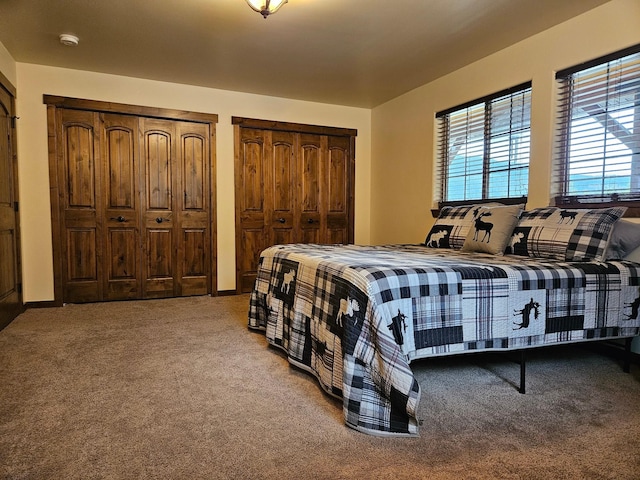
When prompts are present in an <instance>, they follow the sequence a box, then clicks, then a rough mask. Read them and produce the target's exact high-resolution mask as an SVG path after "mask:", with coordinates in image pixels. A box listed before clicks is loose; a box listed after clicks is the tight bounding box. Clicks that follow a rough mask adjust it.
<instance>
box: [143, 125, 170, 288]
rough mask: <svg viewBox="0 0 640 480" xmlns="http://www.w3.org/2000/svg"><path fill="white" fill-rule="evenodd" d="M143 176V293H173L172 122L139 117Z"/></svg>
mask: <svg viewBox="0 0 640 480" xmlns="http://www.w3.org/2000/svg"><path fill="white" fill-rule="evenodd" d="M140 122H141V131H142V135H143V154H142V164H141V168H142V172H141V178H143V179H144V192H143V196H142V198H143V200H142V202H143V205H142V225H141V231H142V244H143V249H142V278H143V281H142V296H143V298H161V297H172V296H173V294H174V288H175V276H176V271H177V252H175V253H174V250H173V245H174V242H175V240H174V236H175V233H176V232H175V228H174V216H173V210H174V191H175V190H176V186H177V185H176V175H175V165H174V164H175V163H176V160H177V158H176V157H177V152H176V146H177V142H176V141H175V137H176V131H175V126H174V125H173V123H172V122H169V121H165V120H156V119H146V118H145V119H141V120H140Z"/></svg>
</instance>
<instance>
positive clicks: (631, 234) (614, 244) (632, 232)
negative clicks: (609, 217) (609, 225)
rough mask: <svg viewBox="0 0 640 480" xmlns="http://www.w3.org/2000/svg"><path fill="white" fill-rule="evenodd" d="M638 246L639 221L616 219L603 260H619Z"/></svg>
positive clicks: (639, 234)
mask: <svg viewBox="0 0 640 480" xmlns="http://www.w3.org/2000/svg"><path fill="white" fill-rule="evenodd" d="M638 247H640V223H633V222H629V221H627V220H618V221H617V222H616V223H615V224H614V225H613V231H612V232H611V236H610V238H609V245H608V246H607V250H606V251H605V256H604V259H605V260H620V259H623V258H625V257H626V256H627V255H628V254H630V253H631V252H632V251H633V250H635V249H636V248H638Z"/></svg>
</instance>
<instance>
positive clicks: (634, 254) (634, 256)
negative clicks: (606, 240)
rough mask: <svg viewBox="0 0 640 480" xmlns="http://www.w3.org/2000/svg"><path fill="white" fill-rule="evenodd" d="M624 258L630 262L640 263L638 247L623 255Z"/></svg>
mask: <svg viewBox="0 0 640 480" xmlns="http://www.w3.org/2000/svg"><path fill="white" fill-rule="evenodd" d="M624 260H629V261H630V262H636V263H640V247H638V248H636V249H635V250H632V251H631V252H629V253H627V254H626V255H625V256H624Z"/></svg>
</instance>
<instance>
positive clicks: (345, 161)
mask: <svg viewBox="0 0 640 480" xmlns="http://www.w3.org/2000/svg"><path fill="white" fill-rule="evenodd" d="M327 140H328V146H327V162H326V173H325V177H324V178H325V182H326V188H325V192H326V202H325V203H326V222H325V230H324V234H323V237H324V238H323V242H324V243H342V244H348V243H353V220H352V219H353V200H354V198H353V190H354V173H355V168H354V165H353V160H352V159H353V157H352V155H351V142H352V140H351V139H350V138H349V137H333V136H330V137H328V139H327Z"/></svg>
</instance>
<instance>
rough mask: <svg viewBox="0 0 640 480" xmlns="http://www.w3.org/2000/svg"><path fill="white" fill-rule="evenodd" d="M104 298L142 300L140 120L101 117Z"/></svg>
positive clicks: (108, 116) (107, 115) (112, 116)
mask: <svg viewBox="0 0 640 480" xmlns="http://www.w3.org/2000/svg"><path fill="white" fill-rule="evenodd" d="M102 119H103V122H102V151H103V155H102V156H103V162H102V165H103V175H102V178H103V180H104V182H103V188H102V190H103V195H104V209H103V212H102V214H103V215H102V224H103V225H104V227H103V231H104V247H105V253H104V256H103V258H104V262H103V263H104V266H103V270H104V272H105V275H104V282H105V286H104V299H105V300H125V299H131V298H141V296H142V282H141V276H140V226H139V224H140V171H139V169H140V165H139V158H140V146H139V132H138V119H137V118H136V117H133V116H130V115H116V114H103V115H102Z"/></svg>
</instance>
